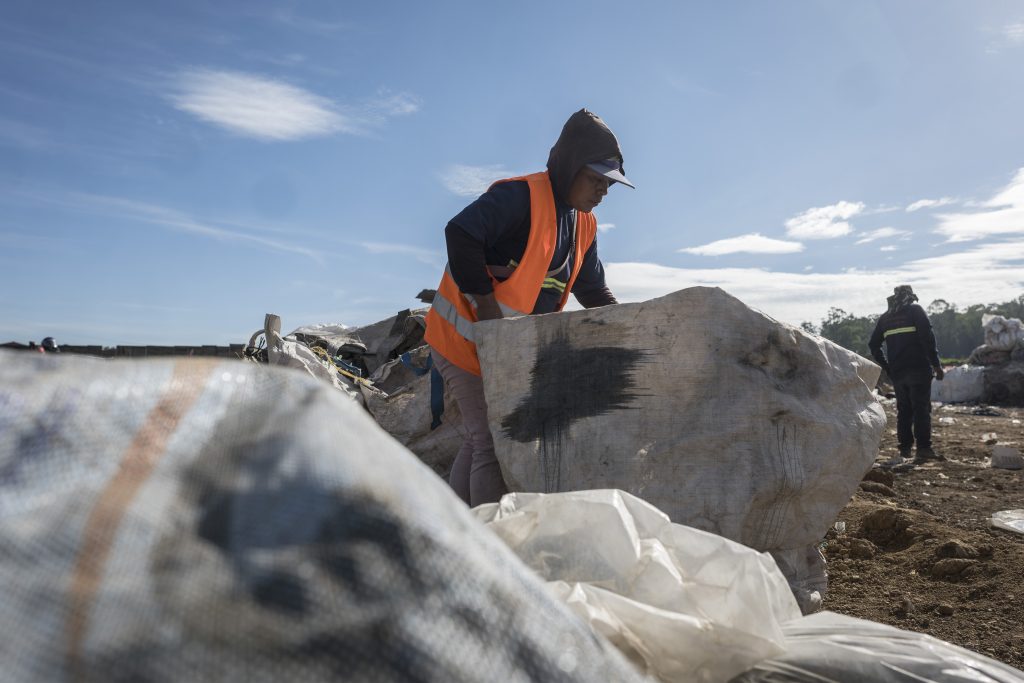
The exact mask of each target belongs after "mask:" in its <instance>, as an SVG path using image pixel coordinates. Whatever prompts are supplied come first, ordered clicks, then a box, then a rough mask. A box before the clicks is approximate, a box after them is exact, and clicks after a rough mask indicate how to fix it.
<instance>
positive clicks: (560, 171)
mask: <svg viewBox="0 0 1024 683" xmlns="http://www.w3.org/2000/svg"><path fill="white" fill-rule="evenodd" d="M604 159H618V160H619V166H620V169H621V166H622V152H620V151H619V141H618V140H616V139H615V134H614V133H612V131H611V129H610V128H609V127H608V126H607V124H605V122H604V121H602V120H601V118H600V117H599V116H598V115H597V114H593V113H591V112H589V111H587V110H586V109H580V110H579V111H578V112H576V113H575V114H573V115H572V116H570V117H569V120H568V121H566V122H565V125H564V126H563V127H562V134H561V135H559V136H558V141H557V142H555V146H554V147H552V148H551V154H550V155H548V173H549V174H550V175H551V185H552V187H553V188H554V191H555V198H556V199H558V200H560V201H562V202H565V200H566V198H567V197H568V196H569V187H570V186H571V185H572V181H573V179H574V178H575V177H576V174H577V173H579V170H580V169H581V168H583V167H584V166H586V165H587V164H589V163H592V162H594V161H602V160H604Z"/></svg>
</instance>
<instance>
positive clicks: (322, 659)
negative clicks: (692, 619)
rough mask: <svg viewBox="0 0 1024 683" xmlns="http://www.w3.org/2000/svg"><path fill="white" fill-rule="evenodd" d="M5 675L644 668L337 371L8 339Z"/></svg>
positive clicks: (429, 673) (15, 681)
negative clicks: (341, 388) (557, 593)
mask: <svg viewBox="0 0 1024 683" xmlns="http://www.w3.org/2000/svg"><path fill="white" fill-rule="evenodd" d="M0 586H3V590H2V591H0V630H2V632H3V637H2V638H0V662H3V675H2V678H3V680H4V681H11V682H12V683H22V682H29V681H47V682H48V683H60V682H62V681H84V682H88V681H149V682H152V683H157V682H162V681H245V682H247V683H262V682H266V683H270V682H275V683H276V682H278V681H299V682H301V681H337V680H346V681H394V680H416V681H423V682H428V683H433V682H437V683H442V682H443V683H449V682H451V681H460V682H475V681H480V682H482V683H495V682H496V681H531V680H544V681H572V682H579V683H584V682H588V683H589V682H590V681H627V682H631V681H639V680H640V675H639V674H638V673H637V672H636V671H635V670H634V669H633V667H631V666H630V665H629V664H628V663H627V662H626V661H625V660H624V659H623V658H622V657H621V656H620V655H619V654H618V652H617V651H616V650H615V649H614V648H613V647H612V646H611V645H609V644H608V643H607V641H605V640H603V639H601V638H599V637H597V636H595V635H594V634H593V632H592V631H591V630H590V629H589V628H588V627H587V626H586V624H584V623H583V622H581V621H580V620H579V619H578V618H577V617H576V616H575V615H574V614H573V613H572V612H571V611H570V610H569V609H568V608H567V607H566V606H565V605H563V604H562V603H561V602H559V601H557V600H555V599H554V598H553V597H552V596H551V595H550V594H549V593H548V591H547V589H546V587H545V585H544V584H543V582H541V581H540V580H539V579H538V578H537V577H535V576H534V575H533V573H532V572H531V571H530V570H529V569H528V568H527V567H526V566H525V565H523V563H522V562H520V561H519V559H518V558H517V557H516V556H515V555H514V554H513V553H512V552H511V551H510V550H509V549H508V548H507V547H505V545H504V544H503V543H502V542H501V541H500V540H499V539H497V538H496V537H495V536H494V535H493V534H491V533H489V532H488V531H487V530H486V529H484V528H483V527H482V526H481V525H480V524H479V523H478V522H477V521H476V520H475V519H474V518H473V516H472V514H471V513H470V511H469V510H467V509H466V507H465V506H464V505H463V504H462V503H461V502H460V501H459V499H458V498H457V497H456V496H455V495H454V494H453V493H452V492H451V491H450V490H449V488H448V486H447V485H445V483H444V482H442V481H441V480H440V479H438V478H437V477H436V476H435V475H434V474H433V473H432V472H431V471H430V470H429V469H428V468H427V467H426V466H424V465H423V464H422V463H420V462H419V461H418V460H417V459H416V457H415V456H413V455H412V454H411V453H410V452H409V451H407V450H406V449H405V448H403V447H402V446H401V445H399V444H398V443H397V442H396V441H395V440H394V439H392V438H391V437H390V436H388V435H387V434H386V433H385V432H384V431H383V430H381V429H380V428H379V427H378V426H377V425H376V424H375V423H374V421H373V419H372V418H371V417H370V416H369V415H368V414H367V413H366V411H365V410H364V409H363V408H361V407H360V406H359V405H357V404H356V403H355V402H353V401H351V400H349V399H347V398H346V397H345V396H343V395H342V394H340V393H339V392H338V391H335V390H334V389H332V388H331V387H330V386H328V385H327V384H325V383H324V382H322V381H320V380H315V379H313V378H311V377H307V376H304V375H303V374H301V373H297V372H293V371H284V370H281V369H279V368H275V367H269V366H267V365H262V364H255V363H243V362H239V361H234V360H231V361H213V360H200V359H180V360H159V361H155V360H153V361H98V360H91V359H85V358H81V357H63V356H56V355H50V354H47V355H42V354H26V353H14V352H0Z"/></svg>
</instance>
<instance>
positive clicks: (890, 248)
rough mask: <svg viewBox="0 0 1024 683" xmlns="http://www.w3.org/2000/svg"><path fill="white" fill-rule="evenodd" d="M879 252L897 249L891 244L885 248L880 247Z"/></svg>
mask: <svg viewBox="0 0 1024 683" xmlns="http://www.w3.org/2000/svg"><path fill="white" fill-rule="evenodd" d="M878 251H896V247H894V246H892V245H891V244H889V245H886V246H884V247H879V249H878Z"/></svg>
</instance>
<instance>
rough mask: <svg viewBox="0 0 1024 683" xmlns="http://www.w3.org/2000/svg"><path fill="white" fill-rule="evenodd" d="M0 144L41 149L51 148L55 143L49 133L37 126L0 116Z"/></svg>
mask: <svg viewBox="0 0 1024 683" xmlns="http://www.w3.org/2000/svg"><path fill="white" fill-rule="evenodd" d="M0 146H3V147H17V148H19V149H29V150H42V149H51V148H53V147H55V146H56V145H55V144H54V142H53V139H52V137H51V136H50V134H49V133H48V132H47V131H45V130H44V129H42V128H39V127H38V126H33V125H32V124H29V123H24V122H22V121H15V120H13V119H6V118H0Z"/></svg>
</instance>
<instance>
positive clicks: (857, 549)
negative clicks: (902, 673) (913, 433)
mask: <svg viewBox="0 0 1024 683" xmlns="http://www.w3.org/2000/svg"><path fill="white" fill-rule="evenodd" d="M884 403H885V410H886V414H887V416H888V418H889V424H888V426H887V428H886V431H885V435H884V437H883V439H882V446H881V449H880V452H879V457H878V460H877V462H876V466H875V468H874V469H872V471H871V472H869V473H868V475H867V477H866V478H865V481H864V482H862V483H861V490H860V491H858V492H857V494H856V495H854V497H853V498H852V499H851V500H850V503H849V504H848V505H847V506H846V507H845V508H844V509H843V511H842V512H841V513H840V515H839V518H838V521H839V522H840V524H839V527H840V528H841V527H842V523H845V530H843V531H839V530H838V528H837V527H833V529H832V530H830V531H829V533H828V536H827V537H826V540H825V544H824V546H823V552H824V553H825V557H826V559H827V560H828V574H829V594H828V596H827V597H826V599H825V609H829V610H832V611H834V612H840V613H842V614H849V615H851V616H855V617H862V618H865V619H871V620H873V621H879V622H883V623H886V624H892V625H893V626H897V627H899V628H902V629H906V630H909V631H918V632H921V633H927V634H930V635H932V636H935V637H937V638H941V639H943V640H947V641H949V642H951V643H955V644H956V645H960V646H961V647H965V648H968V649H970V650H974V651H976V652H981V653H983V654H986V655H988V656H989V657H992V658H994V659H998V660H1000V661H1002V662H1005V663H1007V664H1009V665H1011V666H1014V667H1017V668H1018V669H1024V535H1021V534H1017V533H1014V532H1010V531H1003V530H1001V529H996V528H993V527H992V526H991V525H990V524H989V517H990V516H991V515H992V513H993V512H997V511H999V510H1011V509H1024V470H1016V471H1010V470H1000V469H993V468H992V467H991V466H990V465H989V456H990V454H991V451H992V444H993V443H996V441H994V440H997V442H998V443H1000V444H1006V445H1011V446H1014V447H1016V448H1018V449H1020V450H1022V451H1024V409H1021V408H1003V407H989V406H967V405H945V406H941V407H940V406H938V404H935V408H934V410H933V413H932V428H933V439H932V441H933V446H934V448H935V450H936V451H938V452H939V453H940V454H942V455H944V456H945V457H946V460H945V461H944V462H931V463H929V464H926V465H923V466H918V467H915V468H914V469H912V470H910V471H909V472H903V473H896V474H892V473H889V472H887V471H884V470H881V469H879V468H878V467H877V465H878V463H881V462H883V461H886V460H888V459H889V458H891V457H892V456H893V455H895V454H896V432H895V426H896V415H895V404H894V402H892V401H885V402H884ZM986 413H988V414H986ZM949 418H952V420H950V419H949ZM993 434H994V436H993Z"/></svg>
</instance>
